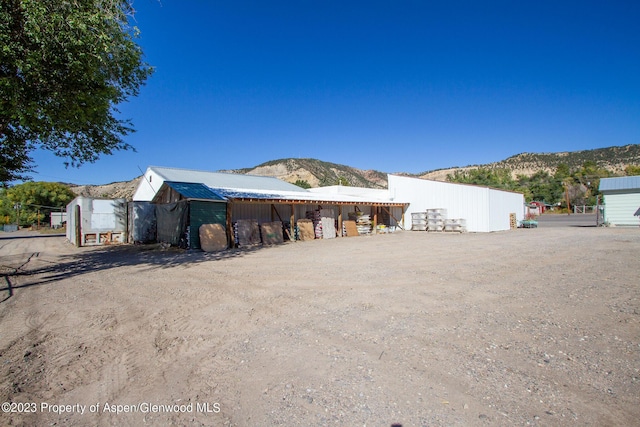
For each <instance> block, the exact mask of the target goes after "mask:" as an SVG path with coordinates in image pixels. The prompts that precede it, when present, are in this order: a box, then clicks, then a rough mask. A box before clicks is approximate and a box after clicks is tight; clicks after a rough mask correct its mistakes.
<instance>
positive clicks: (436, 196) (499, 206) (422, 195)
mask: <svg viewBox="0 0 640 427" xmlns="http://www.w3.org/2000/svg"><path fill="white" fill-rule="evenodd" d="M388 182H389V191H390V194H391V195H392V197H393V198H395V199H397V200H407V201H409V202H410V205H409V207H408V209H407V210H406V212H405V229H407V230H409V229H411V214H412V213H413V212H424V211H426V210H427V209H435V208H444V209H447V218H462V219H465V220H466V221H467V230H468V231H471V232H489V231H501V230H508V229H509V228H510V223H509V213H511V212H514V213H515V214H516V217H517V219H518V220H522V219H524V213H523V212H524V211H523V205H524V196H523V195H522V194H519V193H511V192H507V191H501V190H493V189H489V188H485V187H475V186H471V185H460V184H453V183H448V182H439V181H428V180H423V179H417V178H408V177H402V176H396V175H389V181H388Z"/></svg>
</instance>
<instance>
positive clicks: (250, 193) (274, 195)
mask: <svg viewBox="0 0 640 427" xmlns="http://www.w3.org/2000/svg"><path fill="white" fill-rule="evenodd" d="M212 191H213V192H215V193H217V194H219V195H221V196H223V197H225V198H227V199H233V200H234V201H244V202H261V201H264V202H269V203H311V204H315V203H317V204H336V205H344V204H348V205H367V206H404V205H406V204H407V203H404V202H399V201H393V200H381V199H371V198H367V197H358V196H349V195H345V194H332V193H317V192H311V191H260V190H249V189H242V190H239V189H238V190H234V189H225V188H212Z"/></svg>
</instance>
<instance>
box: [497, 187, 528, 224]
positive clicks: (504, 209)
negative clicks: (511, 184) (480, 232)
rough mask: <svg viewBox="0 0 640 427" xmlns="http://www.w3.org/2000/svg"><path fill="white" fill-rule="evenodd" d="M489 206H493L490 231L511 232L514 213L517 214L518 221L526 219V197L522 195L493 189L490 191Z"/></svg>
mask: <svg viewBox="0 0 640 427" xmlns="http://www.w3.org/2000/svg"><path fill="white" fill-rule="evenodd" d="M489 205H490V206H491V208H490V209H491V215H490V220H489V221H490V222H489V230H490V231H500V230H509V229H510V228H511V221H510V215H511V214H512V213H514V214H516V219H517V220H518V221H521V220H523V219H524V197H523V196H522V194H518V193H510V192H507V191H500V190H493V189H491V190H489ZM518 208H519V209H518Z"/></svg>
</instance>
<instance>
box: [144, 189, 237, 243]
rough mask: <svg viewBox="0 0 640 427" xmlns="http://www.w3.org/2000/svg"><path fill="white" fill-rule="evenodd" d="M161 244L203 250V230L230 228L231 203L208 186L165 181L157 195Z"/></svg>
mask: <svg viewBox="0 0 640 427" xmlns="http://www.w3.org/2000/svg"><path fill="white" fill-rule="evenodd" d="M152 203H154V204H155V205H156V218H157V240H158V241H159V242H165V243H169V244H171V245H175V246H180V247H184V248H188V249H201V247H200V234H199V231H200V226H201V225H202V224H221V225H222V226H223V227H225V229H226V227H227V199H226V198H224V197H222V196H220V195H219V194H217V193H215V192H214V191H213V190H211V189H210V188H209V187H207V186H206V185H204V184H198V183H189V182H173V181H165V182H164V183H163V184H162V187H161V188H160V190H159V191H158V193H157V194H156V195H155V197H154V198H153V200H152Z"/></svg>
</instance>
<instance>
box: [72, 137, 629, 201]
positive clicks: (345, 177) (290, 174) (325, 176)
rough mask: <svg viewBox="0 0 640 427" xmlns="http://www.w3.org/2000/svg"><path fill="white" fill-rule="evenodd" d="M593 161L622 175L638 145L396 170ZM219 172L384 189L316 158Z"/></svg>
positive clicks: (520, 167) (121, 189) (378, 177)
mask: <svg viewBox="0 0 640 427" xmlns="http://www.w3.org/2000/svg"><path fill="white" fill-rule="evenodd" d="M586 161H593V162H594V163H595V164H596V165H597V166H598V167H600V168H606V169H608V170H610V171H611V172H613V173H614V174H620V175H622V174H623V172H624V169H625V167H626V166H628V165H636V166H637V165H640V144H633V145H625V146H615V147H607V148H598V149H594V150H581V151H572V152H561V153H520V154H517V155H515V156H511V157H509V158H507V159H505V160H502V161H500V162H494V163H489V164H484V165H469V166H465V167H455V168H448V169H439V170H433V171H426V172H423V173H420V174H409V173H399V174H400V175H405V176H412V177H417V178H423V179H432V180H436V181H446V179H447V175H449V174H453V173H455V171H457V170H469V169H475V168H479V167H482V168H491V169H494V168H495V169H498V168H506V169H509V170H510V171H511V174H512V176H513V177H514V178H515V177H517V176H518V175H525V176H531V175H533V174H535V173H536V172H538V171H540V170H544V171H546V172H548V173H550V174H553V173H554V172H555V170H556V168H557V167H558V165H559V164H561V163H564V164H567V165H568V166H569V168H570V169H576V168H579V167H581V166H582V165H583V164H584V162H586ZM219 172H228V173H238V174H250V175H260V176H271V177H275V178H279V179H282V180H283V181H287V182H290V183H293V184H295V183H296V182H297V183H299V184H300V183H306V184H308V185H309V186H310V187H323V186H328V185H336V184H338V183H342V184H344V185H350V186H354V187H367V188H386V186H387V174H386V173H385V172H380V171H375V170H362V169H357V168H354V167H351V166H346V165H339V164H336V163H330V162H324V161H322V160H318V159H308V158H302V159H298V158H288V159H279V160H272V161H269V162H265V163H262V164H260V165H258V166H255V167H252V168H244V169H233V170H221V171H219ZM139 180H140V177H138V178H136V179H134V180H131V181H123V182H114V183H110V184H106V185H83V186H72V188H71V189H72V190H73V191H74V192H75V193H76V194H78V195H82V196H88V197H107V198H119V197H123V198H127V199H131V197H132V196H133V193H134V191H135V189H136V187H137V185H138V182H139Z"/></svg>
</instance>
